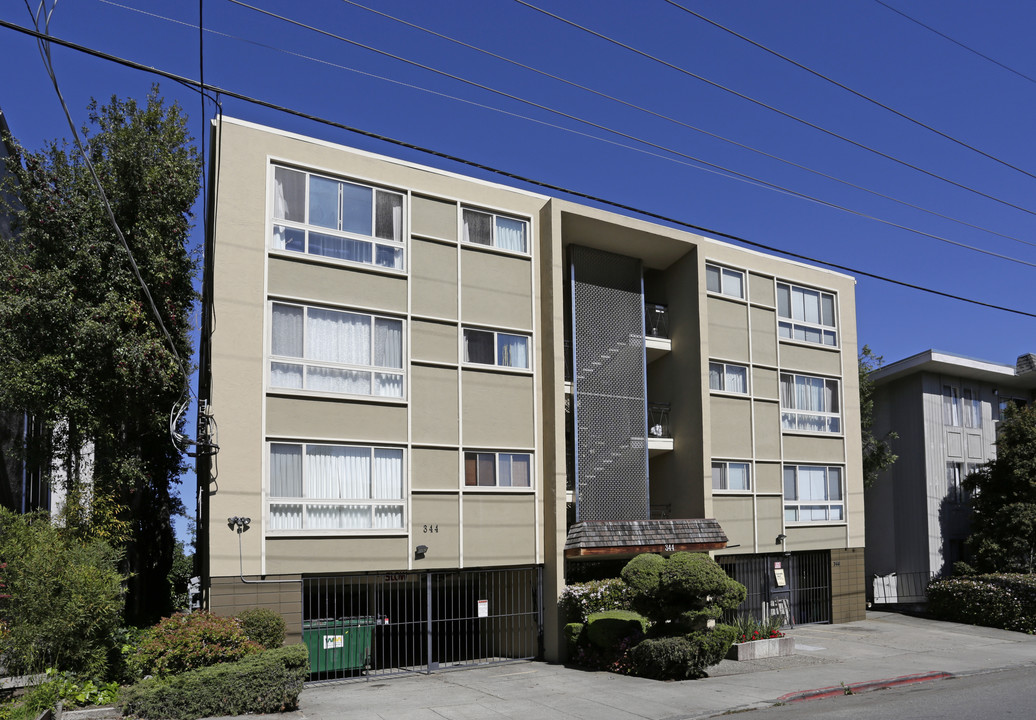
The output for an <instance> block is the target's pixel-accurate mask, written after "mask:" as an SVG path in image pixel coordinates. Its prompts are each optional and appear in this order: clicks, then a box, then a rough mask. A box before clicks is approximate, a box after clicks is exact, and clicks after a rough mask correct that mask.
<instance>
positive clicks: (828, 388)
mask: <svg viewBox="0 0 1036 720" xmlns="http://www.w3.org/2000/svg"><path fill="white" fill-rule="evenodd" d="M838 408H839V400H838V381H837V380H831V379H828V378H820V377H813V376H811V375H794V374H791V373H781V428H783V429H784V430H796V431H802V432H821V433H837V432H841V429H842V422H841V415H840V414H839V409H838Z"/></svg>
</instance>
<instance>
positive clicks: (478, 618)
mask: <svg viewBox="0 0 1036 720" xmlns="http://www.w3.org/2000/svg"><path fill="white" fill-rule="evenodd" d="M542 582H543V568H542V566H533V567H515V568H499V569H492V570H489V569H471V570H456V571H452V572H442V571H425V572H385V573H363V574H350V575H337V576H330V577H308V578H304V579H303V581H302V593H303V595H302V603H303V605H302V617H303V621H302V635H303V641H304V642H305V643H306V645H307V647H308V648H309V656H310V670H311V674H310V680H311V681H329V680H335V681H340V680H349V679H370V678H372V677H385V676H394V675H407V674H412V673H430V672H434V671H438V670H451V669H461V668H469V667H478V666H484V665H490V664H493V663H501V662H510V661H514V660H528V659H532V658H536V657H539V656H541V655H542V642H543V600H542V598H543V592H542Z"/></svg>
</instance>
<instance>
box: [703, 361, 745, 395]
mask: <svg viewBox="0 0 1036 720" xmlns="http://www.w3.org/2000/svg"><path fill="white" fill-rule="evenodd" d="M709 389H710V390H720V391H722V392H729V393H742V394H745V393H747V392H748V368H746V367H745V366H744V365H730V364H729V363H718V362H710V363H709Z"/></svg>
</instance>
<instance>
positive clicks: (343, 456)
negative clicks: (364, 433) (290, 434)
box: [269, 443, 404, 530]
mask: <svg viewBox="0 0 1036 720" xmlns="http://www.w3.org/2000/svg"><path fill="white" fill-rule="evenodd" d="M269 507H270V529H271V530H399V529H402V528H403V509H404V500H403V451H402V450H401V449H399V448H386V447H370V446H357V445H316V444H306V443H270V491H269Z"/></svg>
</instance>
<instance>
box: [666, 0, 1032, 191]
mask: <svg viewBox="0 0 1036 720" xmlns="http://www.w3.org/2000/svg"><path fill="white" fill-rule="evenodd" d="M879 1H880V0H879ZM663 2H666V3H668V4H670V5H672V6H673V7H675V8H678V9H680V10H683V11H684V12H685V13H687V14H688V15H693V16H694V17H696V18H698V19H699V20H702V21H704V22H707V23H708V24H709V25H712V26H713V27H715V28H718V29H720V30H722V31H723V32H726V33H729V34H731V35H733V36H734V37H737V38H740V39H741V40H744V41H745V42H746V43H748V44H750V45H753V46H755V47H757V48H759V49H760V50H763V51H765V52H768V53H770V54H771V55H773V56H774V57H777V58H780V59H781V60H784V61H785V62H787V63H791V64H792V65H794V66H795V67H797V68H799V69H800V70H805V71H806V72H808V73H810V74H811V75H813V76H814V77H818V78H820V79H821V80H825V81H827V82H829V83H831V84H832V85H834V86H835V87H839V88H841V89H842V90H845V91H846V92H847V93H851V94H852V95H855V96H856V97H858V98H860V99H861V100H866V101H867V102H869V103H871V104H872V105H877V106H878V107H880V108H881V109H883V110H887V111H888V112H890V113H892V114H893V115H895V116H896V117H899V118H902V119H903V120H906V121H907V122H911V123H913V124H914V125H917V126H918V127H920V128H924V129H925V130H928V131H929V132H933V133H935V134H936V135H938V136H939V137H942V138H945V139H947V140H949V141H950V142H952V143H956V144H957V145H960V146H961V147H963V148H967V149H968V150H971V151H972V152H976V153H978V154H979V155H981V156H982V157H984V158H987V159H989V160H992V161H993V162H996V163H1000V164H1001V165H1003V166H1004V167H1008V168H1011V169H1012V170H1017V171H1018V172H1020V173H1021V174H1022V175H1026V176H1027V177H1030V178H1032V179H1033V180H1036V175H1034V174H1033V173H1031V172H1029V171H1028V170H1025V169H1023V168H1020V167H1018V166H1017V165H1012V164H1011V163H1009V162H1007V161H1006V160H1002V159H1001V158H998V157H996V156H995V155H991V154H990V153H987V152H986V151H985V150H980V149H979V148H977V147H975V146H974V145H970V144H968V143H966V142H964V141H963V140H958V139H957V138H955V137H953V136H952V135H949V134H947V133H944V132H943V131H942V130H939V129H937V128H934V127H932V126H931V125H928V124H927V123H924V122H922V121H920V120H917V119H915V118H912V117H910V116H909V115H907V114H906V113H903V112H900V111H899V110H896V109H895V108H894V107H890V106H888V105H886V104H885V103H883V102H881V101H880V100H875V99H874V98H872V97H870V96H869V95H865V94H863V93H862V92H859V91H858V90H854V89H853V88H851V87H849V86H848V85H845V84H843V83H840V82H838V81H837V80H835V79H834V78H831V77H828V76H827V75H824V74H823V73H821V72H818V71H816V70H814V69H813V68H811V67H807V66H806V65H803V64H802V63H800V62H798V61H797V60H792V59H791V58H790V57H788V56H787V55H782V54H781V53H779V52H777V51H776V50H773V49H772V48H768V47H766V46H765V45H763V44H762V43H758V42H756V41H755V40H753V39H752V38H750V37H745V36H744V35H742V34H741V33H739V32H737V31H736V30H731V29H730V28H728V27H726V26H725V25H721V24H719V23H718V22H716V21H715V20H710V19H709V18H707V17H705V16H704V15H702V14H701V13H697V12H695V11H694V10H691V9H690V8H687V7H684V6H683V5H681V4H680V3H678V2H676V0H663Z"/></svg>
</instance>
